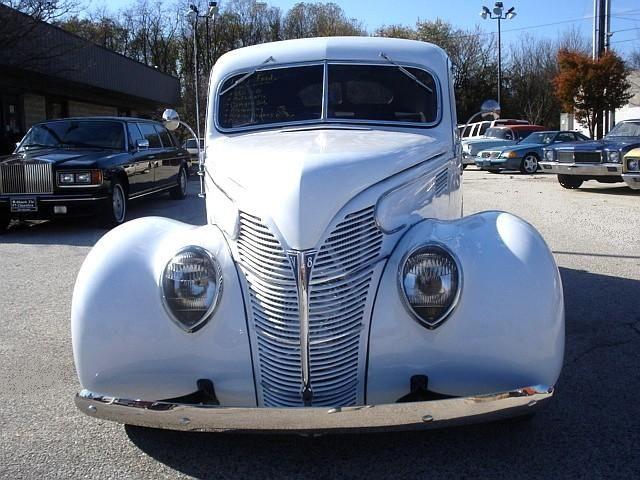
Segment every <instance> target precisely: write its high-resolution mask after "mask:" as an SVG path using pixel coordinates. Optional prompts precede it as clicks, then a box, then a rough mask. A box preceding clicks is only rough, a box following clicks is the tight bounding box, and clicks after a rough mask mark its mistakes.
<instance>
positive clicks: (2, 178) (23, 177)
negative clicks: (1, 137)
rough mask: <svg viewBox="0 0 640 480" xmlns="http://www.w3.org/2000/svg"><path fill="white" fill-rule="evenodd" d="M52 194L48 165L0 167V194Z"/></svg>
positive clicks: (51, 181)
mask: <svg viewBox="0 0 640 480" xmlns="http://www.w3.org/2000/svg"><path fill="white" fill-rule="evenodd" d="M8 193H34V194H35V193H53V175H52V171H51V164H50V163H20V164H12V165H0V194H8Z"/></svg>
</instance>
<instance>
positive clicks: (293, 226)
mask: <svg viewBox="0 0 640 480" xmlns="http://www.w3.org/2000/svg"><path fill="white" fill-rule="evenodd" d="M207 148H208V151H207V170H208V172H209V173H210V174H211V175H212V177H213V179H214V180H215V181H216V183H217V184H218V185H219V186H221V187H222V188H223V189H224V190H225V191H226V192H227V193H228V194H230V196H232V197H233V199H234V200H235V201H237V202H238V203H240V204H241V205H250V207H247V208H254V209H257V210H258V211H257V212H256V213H258V214H260V216H262V217H267V218H271V220H272V221H273V222H274V223H275V225H276V227H277V229H278V230H279V231H280V233H281V235H282V237H283V238H284V240H285V241H286V243H287V244H288V246H289V247H290V248H296V249H306V248H313V247H314V246H315V245H317V243H318V242H319V240H320V238H321V236H322V234H323V233H324V231H325V229H326V228H327V227H328V225H329V223H330V222H331V220H332V219H333V218H334V217H335V215H336V214H337V213H338V211H339V210H340V209H341V208H342V207H344V205H345V204H346V203H347V202H348V201H349V200H351V199H352V198H353V197H354V196H356V195H357V194H358V193H360V192H362V191H363V190H365V189H366V188H368V187H370V186H372V185H374V184H376V183H378V182H380V181H382V180H385V179H387V178H389V177H390V176H392V175H394V174H396V173H399V172H401V171H403V170H406V169H407V168H410V167H412V166H414V165H417V164H419V163H422V162H424V161H425V160H427V159H429V158H431V157H434V156H436V155H439V154H442V153H445V152H446V151H451V149H452V141H451V136H450V135H449V136H447V135H446V134H444V133H440V134H439V133H438V132H437V131H436V130H430V131H429V135H427V134H425V133H410V132H406V131H405V132H401V131H381V130H377V131H374V130H368V129H350V130H347V129H327V128H324V129H310V130H296V131H277V132H273V131H271V132H262V133H253V134H245V135H239V136H235V137H222V138H218V139H215V140H214V141H212V142H209V143H208V146H207ZM240 208H243V207H242V206H241V207H240Z"/></svg>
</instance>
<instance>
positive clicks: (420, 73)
mask: <svg viewBox="0 0 640 480" xmlns="http://www.w3.org/2000/svg"><path fill="white" fill-rule="evenodd" d="M403 70H404V71H403ZM407 72H409V73H410V75H407ZM326 74H327V76H328V77H327V82H326V92H325V82H324V75H325V66H324V65H323V64H318V65H305V66H296V67H286V68H271V69H261V70H257V71H255V72H252V73H250V74H247V73H241V74H238V75H235V76H232V77H230V78H228V79H227V80H226V81H225V82H224V83H223V84H222V85H221V87H220V90H219V92H220V93H219V100H218V109H217V110H218V117H217V125H218V127H219V128H221V129H225V130H228V129H237V128H247V127H263V126H269V125H278V124H291V123H294V124H295V123H314V122H318V121H329V122H359V123H362V122H365V123H371V122H384V123H387V122H393V123H408V124H418V125H429V124H433V123H435V122H436V121H437V115H438V99H437V92H438V90H437V87H436V82H435V80H434V78H433V76H432V75H431V74H430V73H428V72H426V71H424V70H421V69H418V68H412V67H404V68H403V69H400V68H399V67H398V66H397V65H394V64H390V65H360V64H337V63H336V64H329V65H327V68H326ZM412 76H413V77H415V78H413V77H412ZM323 107H324V108H323Z"/></svg>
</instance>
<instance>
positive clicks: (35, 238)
mask: <svg viewBox="0 0 640 480" xmlns="http://www.w3.org/2000/svg"><path fill="white" fill-rule="evenodd" d="M188 188H189V190H188V195H187V197H186V198H185V199H184V200H172V199H170V198H169V195H168V194H158V195H151V196H149V197H145V198H141V199H139V200H134V201H131V202H130V203H129V212H128V214H127V220H133V219H135V218H140V217H148V216H159V217H168V218H173V219H174V220H180V221H181V222H185V223H191V224H193V225H204V224H205V223H206V212H205V206H204V200H203V199H201V198H199V197H198V195H197V193H198V191H199V184H198V181H197V180H193V179H192V180H191V181H190V182H189V187H188ZM107 231H108V230H107V229H105V228H100V227H97V226H96V224H95V221H94V219H93V218H91V217H82V218H68V219H60V220H54V221H37V222H19V223H16V222H14V223H13V224H12V225H11V226H10V227H9V230H8V231H7V232H5V233H4V234H3V235H0V243H5V244H8V243H21V244H26V245H73V246H87V247H92V246H93V245H95V243H96V242H97V241H98V240H100V238H101V237H102V236H103V235H104V234H105V233H107Z"/></svg>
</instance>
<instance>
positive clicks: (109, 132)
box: [18, 120, 124, 151]
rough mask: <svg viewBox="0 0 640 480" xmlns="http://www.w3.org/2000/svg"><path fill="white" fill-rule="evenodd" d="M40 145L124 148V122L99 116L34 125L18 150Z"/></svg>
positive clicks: (36, 147)
mask: <svg viewBox="0 0 640 480" xmlns="http://www.w3.org/2000/svg"><path fill="white" fill-rule="evenodd" d="M41 148H99V149H114V150H123V149H124V130H123V128H122V123H120V122H111V121H96V120H56V121H52V122H47V123H40V124H37V125H34V126H33V127H32V128H31V130H29V132H28V133H27V135H26V136H25V137H24V139H23V140H22V142H21V143H20V146H19V148H18V151H25V150H34V149H41Z"/></svg>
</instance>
